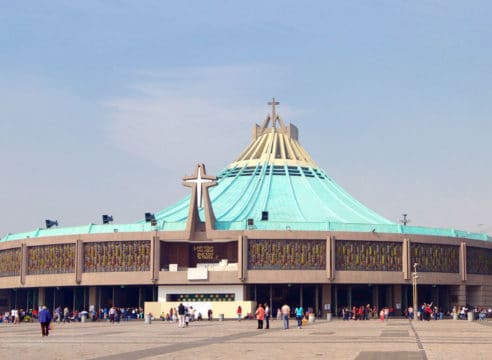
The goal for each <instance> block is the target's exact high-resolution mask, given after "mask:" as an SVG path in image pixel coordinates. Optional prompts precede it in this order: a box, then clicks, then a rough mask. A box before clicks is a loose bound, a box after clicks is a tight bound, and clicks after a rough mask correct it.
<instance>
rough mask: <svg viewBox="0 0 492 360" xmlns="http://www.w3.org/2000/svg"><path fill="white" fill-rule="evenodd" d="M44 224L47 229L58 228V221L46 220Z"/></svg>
mask: <svg viewBox="0 0 492 360" xmlns="http://www.w3.org/2000/svg"><path fill="white" fill-rule="evenodd" d="M45 223H46V228H47V229H49V228H50V227H52V226H58V220H49V219H46V220H45Z"/></svg>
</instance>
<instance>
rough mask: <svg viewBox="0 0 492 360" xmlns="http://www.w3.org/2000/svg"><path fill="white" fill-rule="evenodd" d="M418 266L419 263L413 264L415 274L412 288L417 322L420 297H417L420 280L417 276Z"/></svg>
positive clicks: (413, 274)
mask: <svg viewBox="0 0 492 360" xmlns="http://www.w3.org/2000/svg"><path fill="white" fill-rule="evenodd" d="M417 266H419V264H418V263H415V264H413V273H412V286H413V313H414V317H413V318H414V320H416V318H417V317H416V316H415V315H416V314H417V312H418V311H417V309H418V296H417V279H418V278H419V276H418V274H417Z"/></svg>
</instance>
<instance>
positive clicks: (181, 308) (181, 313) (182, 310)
mask: <svg viewBox="0 0 492 360" xmlns="http://www.w3.org/2000/svg"><path fill="white" fill-rule="evenodd" d="M185 314H186V310H185V307H184V305H183V303H180V304H179V306H178V327H185V323H184V317H185Z"/></svg>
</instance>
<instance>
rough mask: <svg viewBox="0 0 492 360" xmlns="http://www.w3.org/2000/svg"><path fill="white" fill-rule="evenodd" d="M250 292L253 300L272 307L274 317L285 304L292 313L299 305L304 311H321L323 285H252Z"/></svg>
mask: <svg viewBox="0 0 492 360" xmlns="http://www.w3.org/2000/svg"><path fill="white" fill-rule="evenodd" d="M248 290H249V294H250V298H251V300H253V301H256V302H257V303H262V304H264V303H268V304H269V305H270V308H271V309H272V315H273V316H276V314H277V309H279V308H281V307H282V305H284V304H287V305H289V306H290V307H291V310H292V311H293V310H294V309H295V308H296V307H297V306H299V305H301V306H302V307H303V309H304V311H308V310H312V311H313V312H315V313H317V312H318V310H320V309H321V285H317V284H315V285H311V284H309V285H306V284H288V285H250V286H249V289H248Z"/></svg>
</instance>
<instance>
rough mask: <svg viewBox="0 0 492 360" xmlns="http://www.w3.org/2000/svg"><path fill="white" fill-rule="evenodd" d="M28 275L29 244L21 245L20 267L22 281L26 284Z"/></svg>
mask: <svg viewBox="0 0 492 360" xmlns="http://www.w3.org/2000/svg"><path fill="white" fill-rule="evenodd" d="M26 275H27V245H26V244H22V245H21V269H20V283H21V284H22V285H24V284H25V281H26Z"/></svg>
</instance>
